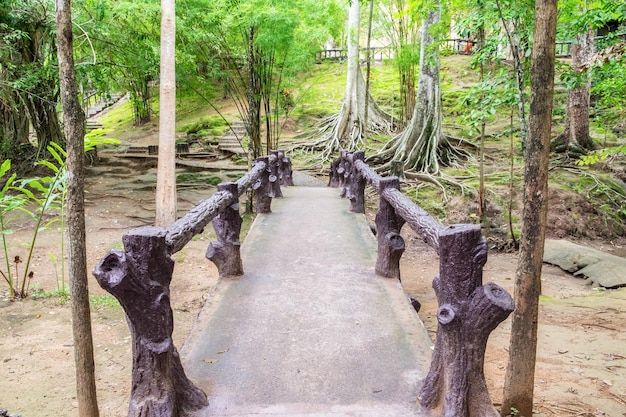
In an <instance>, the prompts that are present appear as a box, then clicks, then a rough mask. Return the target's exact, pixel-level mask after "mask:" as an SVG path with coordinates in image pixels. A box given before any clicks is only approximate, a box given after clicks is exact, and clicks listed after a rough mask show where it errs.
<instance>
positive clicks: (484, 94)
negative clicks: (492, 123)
mask: <svg viewBox="0 0 626 417" xmlns="http://www.w3.org/2000/svg"><path fill="white" fill-rule="evenodd" d="M514 82H515V80H514V79H512V78H511V77H510V75H509V74H508V72H507V71H506V70H505V69H501V70H500V71H499V72H498V73H497V74H491V73H490V74H487V75H486V76H485V78H484V79H483V80H482V81H481V82H479V83H478V84H476V85H474V86H473V87H472V88H470V89H469V91H468V92H467V95H466V96H465V98H464V100H463V104H464V105H465V106H466V108H467V109H469V112H467V111H466V112H465V114H464V115H463V116H462V119H463V120H464V122H466V123H467V126H468V127H469V129H470V134H473V133H476V132H478V131H479V129H480V127H481V125H482V124H483V123H486V122H487V121H488V120H490V119H493V118H494V117H495V115H496V112H497V110H498V107H500V106H507V107H510V106H513V105H515V103H517V96H516V90H515V85H514Z"/></svg>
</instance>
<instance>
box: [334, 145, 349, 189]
mask: <svg viewBox="0 0 626 417" xmlns="http://www.w3.org/2000/svg"><path fill="white" fill-rule="evenodd" d="M348 153H349V152H348V151H341V153H340V156H339V158H340V161H339V167H338V168H337V178H338V179H339V187H341V194H340V195H341V197H345V196H346V189H345V183H346V175H348V171H349V170H348V168H347V166H348Z"/></svg>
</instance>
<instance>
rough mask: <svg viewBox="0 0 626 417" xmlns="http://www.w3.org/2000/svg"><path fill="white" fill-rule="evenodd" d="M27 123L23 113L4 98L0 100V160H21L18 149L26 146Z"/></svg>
mask: <svg viewBox="0 0 626 417" xmlns="http://www.w3.org/2000/svg"><path fill="white" fill-rule="evenodd" d="M29 129H30V128H29V121H28V116H27V115H26V113H25V112H20V111H19V108H18V107H17V106H16V105H15V104H14V103H12V102H10V101H8V100H6V98H0V143H1V144H2V147H1V148H0V159H2V160H5V159H11V160H14V161H17V160H22V158H23V157H24V156H23V155H21V152H20V149H21V147H22V146H23V145H24V144H28V134H29Z"/></svg>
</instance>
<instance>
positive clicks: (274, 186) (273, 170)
mask: <svg viewBox="0 0 626 417" xmlns="http://www.w3.org/2000/svg"><path fill="white" fill-rule="evenodd" d="M271 155H273V156H274V157H276V159H275V160H274V162H272V163H270V164H269V168H270V184H271V191H270V196H271V197H272V198H282V196H283V191H282V190H281V189H280V176H281V171H280V168H281V162H280V159H281V158H279V157H278V155H279V151H272V152H271Z"/></svg>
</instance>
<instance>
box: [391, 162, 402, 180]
mask: <svg viewBox="0 0 626 417" xmlns="http://www.w3.org/2000/svg"><path fill="white" fill-rule="evenodd" d="M389 173H390V174H391V175H393V176H394V177H398V179H399V180H400V181H404V180H405V176H404V163H403V162H402V161H391V167H390V168H389Z"/></svg>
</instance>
